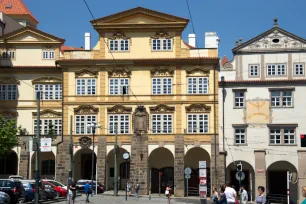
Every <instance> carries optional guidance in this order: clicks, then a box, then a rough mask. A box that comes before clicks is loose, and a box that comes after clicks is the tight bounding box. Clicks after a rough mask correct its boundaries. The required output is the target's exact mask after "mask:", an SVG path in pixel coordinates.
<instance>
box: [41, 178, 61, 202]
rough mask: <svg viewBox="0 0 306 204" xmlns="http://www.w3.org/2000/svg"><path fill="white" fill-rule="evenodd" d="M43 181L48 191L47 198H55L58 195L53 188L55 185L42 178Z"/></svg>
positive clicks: (45, 189)
mask: <svg viewBox="0 0 306 204" xmlns="http://www.w3.org/2000/svg"><path fill="white" fill-rule="evenodd" d="M41 182H42V185H43V189H44V191H45V192H46V193H47V199H50V200H53V199H55V198H56V196H57V193H56V191H55V189H53V187H52V186H51V185H50V184H49V183H46V182H44V181H43V180H41Z"/></svg>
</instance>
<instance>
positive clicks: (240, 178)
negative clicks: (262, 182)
mask: <svg viewBox="0 0 306 204" xmlns="http://www.w3.org/2000/svg"><path fill="white" fill-rule="evenodd" d="M236 179H237V180H238V181H243V180H244V179H245V174H244V173H243V172H242V171H240V172H237V173H236Z"/></svg>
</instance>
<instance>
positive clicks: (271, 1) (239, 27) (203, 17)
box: [23, 0, 306, 59]
mask: <svg viewBox="0 0 306 204" xmlns="http://www.w3.org/2000/svg"><path fill="white" fill-rule="evenodd" d="M23 1H24V2H25V3H26V5H27V6H28V8H29V9H30V10H31V11H32V13H33V14H34V16H35V17H36V18H37V19H38V21H39V22H40V23H39V26H38V27H39V29H41V30H43V31H46V32H48V33H50V34H53V35H56V36H58V37H61V38H65V39H66V43H65V44H66V45H70V46H75V47H81V46H84V33H85V32H90V33H91V34H92V36H93V37H92V44H96V42H97V33H96V31H95V30H94V29H93V28H92V25H91V23H90V22H89V21H90V20H92V18H91V16H90V14H89V12H88V10H87V8H86V6H85V4H84V2H83V0H52V1H51V2H49V1H46V0H23ZM188 1H189V5H190V10H191V13H192V19H193V23H194V27H195V32H196V35H197V44H198V46H199V47H204V33H205V32H210V31H215V32H217V34H218V36H219V38H220V39H221V42H220V47H219V56H220V57H223V56H224V55H227V56H228V57H229V59H231V58H232V51H231V49H232V48H233V47H234V45H235V40H236V39H238V38H240V37H242V38H243V41H246V40H248V39H250V38H253V37H255V36H256V35H258V34H260V33H262V32H264V31H266V30H268V29H270V28H271V27H272V26H273V18H274V17H277V18H278V19H279V26H280V27H281V28H283V29H285V30H287V31H289V32H292V33H294V34H296V35H298V36H300V37H302V38H306V23H305V20H306V12H305V8H306V0H188ZM87 2H88V4H89V7H90V8H91V10H92V12H93V15H94V17H95V18H99V17H103V16H106V15H110V14H113V13H117V12H120V11H123V10H127V9H130V8H134V7H137V6H142V7H146V8H149V9H153V10H157V11H161V12H165V13H169V14H172V15H177V16H180V17H185V18H188V19H189V14H188V9H187V4H186V0H87ZM189 33H193V32H192V26H191V23H189V24H188V27H187V29H186V30H185V31H184V33H183V39H184V40H185V41H188V39H187V36H188V34H189Z"/></svg>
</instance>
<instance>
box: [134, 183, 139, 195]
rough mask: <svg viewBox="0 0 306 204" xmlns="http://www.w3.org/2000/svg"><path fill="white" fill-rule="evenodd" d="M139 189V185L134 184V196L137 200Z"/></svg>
mask: <svg viewBox="0 0 306 204" xmlns="http://www.w3.org/2000/svg"><path fill="white" fill-rule="evenodd" d="M139 188H140V186H139V184H138V183H137V184H136V186H135V194H136V198H138V197H139Z"/></svg>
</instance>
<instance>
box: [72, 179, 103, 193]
mask: <svg viewBox="0 0 306 204" xmlns="http://www.w3.org/2000/svg"><path fill="white" fill-rule="evenodd" d="M87 182H89V185H91V180H78V182H77V183H76V189H77V191H78V192H80V193H84V185H85V184H86V183H87ZM93 182H94V183H93V188H92V191H93V192H95V190H96V181H93ZM97 193H104V186H103V185H102V184H101V183H99V182H98V185H97Z"/></svg>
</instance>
